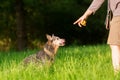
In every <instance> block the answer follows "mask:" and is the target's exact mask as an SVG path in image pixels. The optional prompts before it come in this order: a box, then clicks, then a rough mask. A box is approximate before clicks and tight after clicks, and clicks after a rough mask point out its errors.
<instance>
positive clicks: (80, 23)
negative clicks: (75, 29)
mask: <svg viewBox="0 0 120 80" xmlns="http://www.w3.org/2000/svg"><path fill="white" fill-rule="evenodd" d="M73 24H74V25H75V24H78V26H79V27H82V26H86V17H85V16H81V17H80V18H79V19H78V20H76V21H75V22H74V23H73Z"/></svg>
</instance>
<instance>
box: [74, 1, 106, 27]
mask: <svg viewBox="0 0 120 80" xmlns="http://www.w3.org/2000/svg"><path fill="white" fill-rule="evenodd" d="M103 2H104V0H93V2H92V3H91V5H90V6H89V8H88V9H87V10H86V12H85V13H84V14H83V16H81V17H80V18H79V19H78V20H76V21H75V22H74V23H73V24H78V25H79V26H80V27H82V26H81V22H83V21H84V20H87V18H88V17H89V16H90V15H91V14H95V12H96V11H97V10H98V9H99V8H100V6H101V5H102V4H103Z"/></svg>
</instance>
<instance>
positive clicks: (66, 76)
mask: <svg viewBox="0 0 120 80" xmlns="http://www.w3.org/2000/svg"><path fill="white" fill-rule="evenodd" d="M37 51H38V50H26V51H22V52H17V51H9V52H0V80H120V75H119V74H118V75H117V76H114V72H113V67H112V62H111V53H110V48H109V46H108V45H84V46H75V45H73V46H68V47H61V48H60V49H59V50H58V52H57V55H56V57H55V62H54V64H53V65H52V66H51V67H47V66H46V67H40V66H35V65H32V64H30V65H29V66H27V67H24V66H23V65H21V63H22V60H23V59H24V58H25V57H26V56H28V55H30V54H33V53H36V52H37Z"/></svg>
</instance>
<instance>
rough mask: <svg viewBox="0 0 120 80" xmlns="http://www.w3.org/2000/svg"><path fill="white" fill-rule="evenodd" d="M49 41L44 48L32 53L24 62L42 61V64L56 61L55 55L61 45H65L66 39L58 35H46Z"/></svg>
mask: <svg viewBox="0 0 120 80" xmlns="http://www.w3.org/2000/svg"><path fill="white" fill-rule="evenodd" d="M46 37H47V39H48V41H47V42H46V44H45V45H44V48H43V49H42V50H41V51H39V52H38V53H36V54H33V55H30V56H29V57H27V58H25V59H24V64H28V63H31V62H32V63H40V64H51V63H53V61H54V57H55V55H56V52H57V50H58V48H59V46H64V45H65V40H64V39H60V38H59V37H57V36H54V35H52V36H50V35H48V34H47V35H46Z"/></svg>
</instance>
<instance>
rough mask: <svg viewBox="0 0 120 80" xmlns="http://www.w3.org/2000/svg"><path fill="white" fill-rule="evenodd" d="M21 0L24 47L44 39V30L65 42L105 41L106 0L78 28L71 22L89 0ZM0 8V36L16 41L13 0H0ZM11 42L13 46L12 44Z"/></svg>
mask: <svg viewBox="0 0 120 80" xmlns="http://www.w3.org/2000/svg"><path fill="white" fill-rule="evenodd" d="M23 1H24V11H25V22H26V23H25V26H26V28H27V30H26V33H27V38H28V43H27V44H28V47H31V45H32V42H33V41H36V40H39V41H40V42H45V41H46V38H45V34H46V33H48V34H56V35H58V36H60V37H63V38H65V39H66V42H67V44H72V43H74V42H77V44H96V43H105V42H106V38H107V31H106V30H105V28H104V20H105V14H106V3H105V4H104V5H103V7H102V8H101V9H100V10H99V11H98V12H96V14H95V15H94V16H91V18H89V19H88V21H87V26H86V27H85V28H79V27H78V26H77V25H73V22H74V21H75V20H76V19H78V18H79V17H80V16H81V15H82V14H83V13H84V12H85V11H86V9H87V8H88V7H89V5H90V3H91V2H92V0H83V1H80V0H37V1H36V0H23ZM0 12H1V13H0V16H1V18H0V39H1V40H2V39H3V38H6V37H8V38H10V39H11V44H16V37H17V35H16V17H15V1H14V0H11V1H10V0H5V1H4V0H1V1H0ZM101 13H102V14H101ZM103 14H104V15H103ZM98 17H99V19H98ZM86 37H87V39H86ZM12 46H14V48H15V45H12ZM32 47H34V46H32Z"/></svg>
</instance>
